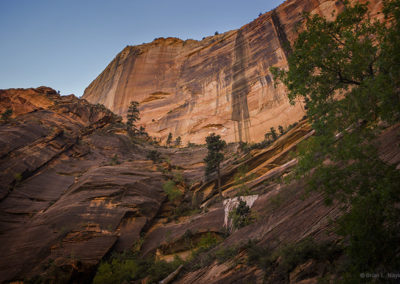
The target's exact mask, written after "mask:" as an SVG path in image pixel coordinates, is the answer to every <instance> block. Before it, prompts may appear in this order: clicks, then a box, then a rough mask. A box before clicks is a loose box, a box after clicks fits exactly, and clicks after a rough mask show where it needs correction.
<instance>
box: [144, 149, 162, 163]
mask: <svg viewBox="0 0 400 284" xmlns="http://www.w3.org/2000/svg"><path fill="white" fill-rule="evenodd" d="M147 159H150V160H152V161H153V162H154V163H159V162H161V160H162V159H161V153H160V152H158V151H157V150H151V151H150V152H149V153H148V154H147Z"/></svg>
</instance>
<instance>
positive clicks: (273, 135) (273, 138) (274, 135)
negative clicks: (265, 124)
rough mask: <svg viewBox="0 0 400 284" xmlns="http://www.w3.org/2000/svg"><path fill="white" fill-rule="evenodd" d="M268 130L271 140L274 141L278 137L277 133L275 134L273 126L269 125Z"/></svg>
mask: <svg viewBox="0 0 400 284" xmlns="http://www.w3.org/2000/svg"><path fill="white" fill-rule="evenodd" d="M270 130H271V132H270V133H271V137H272V140H273V141H275V140H276V139H278V135H277V134H276V130H275V128H273V127H271V128H270Z"/></svg>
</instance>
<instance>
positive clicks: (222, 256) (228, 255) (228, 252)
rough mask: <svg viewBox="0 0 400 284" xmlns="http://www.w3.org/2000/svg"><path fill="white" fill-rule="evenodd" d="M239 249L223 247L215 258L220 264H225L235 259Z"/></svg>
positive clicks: (216, 253)
mask: <svg viewBox="0 0 400 284" xmlns="http://www.w3.org/2000/svg"><path fill="white" fill-rule="evenodd" d="M238 251H239V249H238V248H237V247H221V248H220V249H218V250H217V251H216V252H215V257H216V259H217V261H218V262H219V263H223V262H225V261H227V260H229V259H232V258H234V257H235V256H236V255H237V253H238Z"/></svg>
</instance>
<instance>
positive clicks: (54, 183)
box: [0, 87, 165, 283]
mask: <svg viewBox="0 0 400 284" xmlns="http://www.w3.org/2000/svg"><path fill="white" fill-rule="evenodd" d="M21 101H22V102H23V103H22V104H21ZM0 108H1V109H6V108H11V109H13V113H14V114H16V115H15V117H14V118H12V119H11V120H10V121H9V122H7V123H2V124H0V149H1V150H0V151H1V152H0V251H1V255H2V257H1V260H0V282H4V281H9V280H13V279H19V280H22V279H24V278H30V277H31V276H33V275H40V274H41V273H42V272H43V271H49V270H54V269H55V268H57V269H60V270H59V271H62V272H63V273H64V278H55V279H54V277H55V276H54V275H52V276H51V273H50V272H49V273H50V274H47V276H46V277H47V278H48V279H53V281H55V282H54V283H56V282H57V283H60V281H61V282H65V281H67V280H68V279H71V281H73V282H76V281H78V282H79V281H80V282H81V283H87V282H89V281H90V279H91V278H92V277H93V271H94V268H95V266H96V265H97V264H98V263H99V261H100V260H101V259H102V258H103V257H104V255H105V254H106V253H107V252H109V251H110V250H111V248H114V249H116V250H124V249H126V248H129V247H131V246H132V245H133V243H134V242H135V241H137V240H138V239H139V237H140V236H139V234H140V232H141V230H142V229H143V228H144V227H145V226H146V225H148V223H150V222H151V220H152V219H153V218H154V216H155V215H156V214H157V212H158V210H159V208H160V206H161V204H162V203H163V201H164V199H165V194H164V193H163V191H162V182H163V180H164V178H163V177H162V174H161V172H159V171H157V170H156V169H155V168H154V165H153V163H152V161H150V160H148V159H146V158H145V153H143V150H138V149H137V147H136V148H135V146H134V145H132V142H131V141H130V139H129V137H128V136H127V135H126V131H125V130H124V129H125V128H124V125H123V124H120V123H119V121H120V118H118V117H117V116H116V115H114V114H113V113H112V112H110V111H109V110H107V109H105V108H104V107H101V106H98V105H97V106H95V105H91V104H89V103H88V102H87V101H85V100H81V99H78V98H76V97H74V96H67V97H60V96H59V95H58V94H57V93H56V92H55V91H54V90H52V89H50V88H45V87H41V88H38V89H27V90H23V89H12V90H2V91H1V104H0ZM52 277H53V278H52ZM62 279H64V280H62ZM65 279H67V280H65ZM74 279H75V280H74Z"/></svg>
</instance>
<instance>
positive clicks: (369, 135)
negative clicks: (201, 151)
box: [271, 0, 400, 279]
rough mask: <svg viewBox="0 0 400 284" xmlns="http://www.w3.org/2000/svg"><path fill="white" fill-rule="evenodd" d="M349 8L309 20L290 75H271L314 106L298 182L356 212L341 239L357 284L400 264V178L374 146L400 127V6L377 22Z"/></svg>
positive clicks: (387, 9) (392, 5)
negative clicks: (386, 128)
mask: <svg viewBox="0 0 400 284" xmlns="http://www.w3.org/2000/svg"><path fill="white" fill-rule="evenodd" d="M345 5H346V9H344V11H343V13H341V14H340V15H338V17H337V19H336V20H335V21H327V20H326V19H324V18H322V17H320V16H318V15H312V16H311V15H306V30H305V31H304V32H302V33H300V34H299V37H298V39H297V40H296V42H295V44H294V48H293V53H292V54H291V55H290V56H289V58H288V63H289V70H288V71H285V70H279V69H276V68H274V69H272V70H271V71H272V72H273V74H274V76H275V79H276V80H277V81H279V80H280V81H281V82H283V83H284V84H285V85H286V86H287V88H288V90H289V94H288V96H289V99H290V101H291V102H292V103H294V102H295V100H296V99H297V98H300V99H301V100H302V101H304V103H305V104H306V106H305V109H306V111H307V117H308V120H309V121H310V122H311V124H312V127H313V129H314V130H315V135H314V137H312V138H310V139H308V140H307V141H306V142H305V143H303V145H302V146H301V147H299V163H298V166H297V168H296V171H295V173H294V177H297V178H305V179H306V180H307V182H308V185H309V189H311V190H319V191H322V192H324V193H325V197H326V201H327V202H328V203H331V202H332V200H339V201H340V202H341V204H342V207H343V208H345V209H348V211H347V212H348V213H347V214H345V215H344V216H343V218H341V220H340V221H339V223H338V225H339V226H338V229H339V231H338V232H339V233H340V234H342V235H343V236H346V237H347V238H348V239H349V243H348V247H347V248H346V253H347V255H348V256H349V257H350V266H349V267H348V269H347V270H348V271H349V273H350V274H352V275H353V276H354V277H356V278H357V276H358V275H359V273H360V272H365V271H384V270H386V271H392V270H391V269H394V268H395V267H399V266H398V265H399V262H400V258H399V254H398V251H399V246H398V245H396V244H398V243H399V234H400V228H399V224H398V222H397V221H396V220H399V218H400V212H399V209H398V206H397V204H398V203H399V201H400V187H399V186H398V185H399V184H400V174H399V171H398V170H396V169H395V167H394V166H391V165H388V164H386V163H384V162H383V161H381V160H380V158H379V157H378V154H377V149H376V147H375V145H374V143H373V141H374V139H375V138H376V137H377V135H379V134H380V133H382V129H381V127H380V125H393V124H396V123H398V122H399V120H400V95H399V89H400V64H399V62H400V32H399V30H400V29H399V27H400V1H399V0H391V1H385V2H384V14H385V20H386V21H385V22H379V21H372V20H371V19H370V18H369V17H368V16H367V11H368V9H367V6H366V5H365V4H359V3H356V4H354V5H353V6H352V5H350V4H349V3H348V2H346V3H345ZM311 169H313V171H311ZM311 173H312V174H311ZM349 277H350V276H349ZM351 277H352V276H351ZM356 278H355V279H356Z"/></svg>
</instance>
